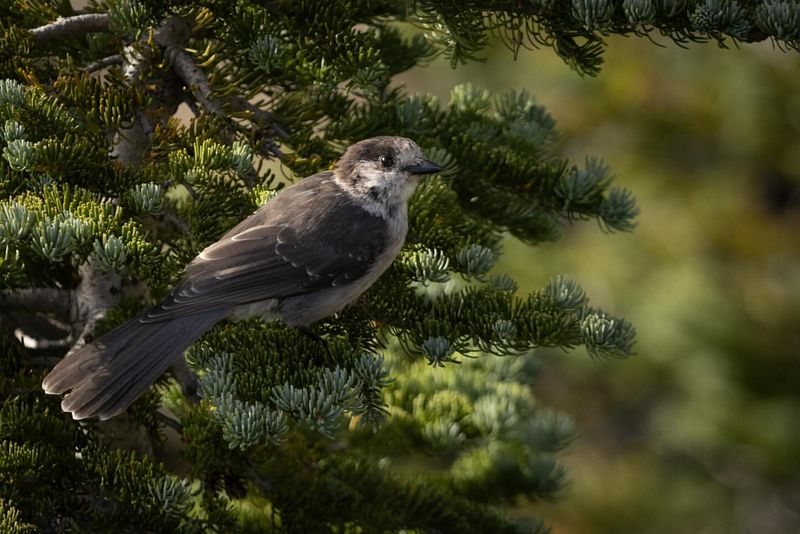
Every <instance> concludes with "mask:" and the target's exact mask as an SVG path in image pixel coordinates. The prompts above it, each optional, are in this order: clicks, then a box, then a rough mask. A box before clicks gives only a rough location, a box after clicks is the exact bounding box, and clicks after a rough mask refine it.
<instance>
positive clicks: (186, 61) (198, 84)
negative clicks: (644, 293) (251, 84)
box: [155, 18, 289, 159]
mask: <svg viewBox="0 0 800 534" xmlns="http://www.w3.org/2000/svg"><path fill="white" fill-rule="evenodd" d="M185 26H186V20H185V19H177V18H176V19H175V22H174V23H172V24H167V25H165V26H164V27H163V28H162V29H159V31H158V32H156V35H155V42H156V43H157V44H158V45H159V46H162V47H164V57H165V58H166V59H167V61H168V62H169V64H170V65H171V66H172V69H173V70H174V71H175V73H176V74H177V75H178V77H179V78H180V79H181V80H183V82H184V83H185V84H186V86H187V87H188V88H189V90H190V91H191V92H192V94H193V95H194V97H195V99H196V100H197V102H198V104H200V107H202V108H203V109H204V110H205V111H206V112H208V113H211V114H212V115H214V116H216V117H219V118H221V119H222V120H223V121H224V122H225V123H226V124H228V126H229V128H230V129H231V130H235V131H241V130H242V128H241V126H240V125H238V124H237V123H236V122H235V121H234V120H233V119H232V118H231V117H229V116H228V115H227V114H226V113H225V111H224V109H223V106H222V102H221V101H220V100H218V99H217V98H216V97H215V95H214V90H213V89H212V88H211V84H210V83H209V81H208V77H207V76H206V73H205V72H203V70H202V69H201V68H200V67H198V66H197V64H196V63H195V60H194V58H193V57H192V56H191V55H190V54H189V53H188V52H186V50H184V48H183V46H182V41H183V39H184V38H185ZM224 102H225V103H226V104H228V105H229V106H230V107H232V108H233V109H234V111H247V112H249V113H250V115H251V117H252V118H251V119H250V120H251V122H252V123H254V124H255V125H256V126H257V129H256V131H255V132H253V133H254V136H255V137H256V138H258V139H261V140H263V141H264V143H265V144H266V145H267V152H268V153H267V154H265V156H267V157H273V156H277V157H278V158H281V159H283V154H282V153H281V151H280V150H279V149H278V147H277V145H276V144H275V142H274V141H272V140H271V139H269V137H268V136H266V135H264V132H263V131H259V130H270V131H272V132H274V133H275V134H276V135H278V136H279V137H281V138H282V139H288V138H289V134H287V133H286V131H285V130H284V129H283V128H281V127H280V126H279V125H278V124H277V123H276V122H275V119H274V118H273V117H272V114H271V113H269V112H268V111H266V110H263V109H261V108H259V107H258V106H256V105H255V104H253V103H251V102H248V101H247V99H245V98H242V97H240V96H233V97H229V98H227V99H225V101H224ZM243 133H245V134H247V133H249V132H247V131H245V132H243Z"/></svg>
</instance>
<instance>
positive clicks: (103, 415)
mask: <svg viewBox="0 0 800 534" xmlns="http://www.w3.org/2000/svg"><path fill="white" fill-rule="evenodd" d="M222 317H223V314H221V313H206V314H201V315H194V316H191V317H184V318H180V319H174V320H170V321H163V322H159V323H142V322H141V321H140V320H139V319H138V318H137V319H133V320H131V321H129V322H127V323H125V324H123V325H122V326H120V327H119V328H117V329H116V330H112V331H111V332H109V333H108V334H106V335H104V336H102V337H101V338H99V339H97V340H96V341H94V342H93V343H91V344H89V345H86V346H84V347H81V348H80V349H78V350H77V351H75V352H74V353H72V354H70V355H68V356H67V357H65V358H64V359H63V360H61V361H60V362H59V363H58V365H56V366H55V368H53V370H52V371H51V372H50V374H48V375H47V377H46V378H45V379H44V381H43V382H42V387H43V388H44V390H45V392H46V393H50V394H60V393H64V392H66V391H70V390H71V393H69V394H68V395H67V396H66V397H64V400H63V401H62V403H61V408H62V409H63V410H64V411H66V412H72V417H73V418H75V419H84V418H87V417H92V416H95V415H97V416H99V417H100V419H108V418H111V417H113V416H115V415H117V414H119V413H120V412H122V411H124V410H125V408H127V407H128V406H129V405H130V404H131V403H133V401H135V400H136V399H137V398H138V397H139V396H140V395H141V394H142V393H144V392H145V390H147V388H148V387H149V386H150V385H151V384H153V383H154V382H155V381H156V380H157V379H158V377H159V376H161V374H163V373H164V371H166V370H167V368H168V367H169V366H170V365H172V364H173V363H174V362H175V360H176V359H177V358H179V357H180V356H181V355H182V354H183V351H184V350H185V349H186V347H188V346H189V345H191V344H192V343H193V342H194V341H196V340H197V338H199V337H200V336H201V335H203V333H204V332H205V331H206V330H208V329H209V328H211V327H212V326H214V324H215V323H216V322H217V321H219V320H220V319H221V318H222Z"/></svg>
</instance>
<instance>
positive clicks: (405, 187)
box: [336, 137, 423, 218]
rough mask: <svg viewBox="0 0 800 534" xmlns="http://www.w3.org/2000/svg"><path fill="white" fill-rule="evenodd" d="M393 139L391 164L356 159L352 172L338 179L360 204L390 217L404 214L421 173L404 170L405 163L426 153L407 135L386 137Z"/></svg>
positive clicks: (376, 213)
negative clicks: (415, 174)
mask: <svg viewBox="0 0 800 534" xmlns="http://www.w3.org/2000/svg"><path fill="white" fill-rule="evenodd" d="M384 139H386V142H387V143H390V145H389V146H390V147H391V152H392V154H393V156H394V158H395V161H394V164H393V165H392V166H391V167H388V168H385V167H383V165H381V163H380V161H377V160H360V161H357V162H355V165H354V166H353V168H352V171H351V176H348V177H345V176H342V177H339V176H337V177H336V178H337V180H338V181H339V184H340V185H342V187H343V189H345V191H347V192H348V193H350V194H351V195H352V196H354V197H356V198H357V199H358V200H359V202H360V203H361V205H362V206H363V207H364V209H366V210H367V211H369V212H370V213H373V214H375V215H379V216H381V217H383V218H387V216H388V215H389V213H390V212H392V211H399V212H403V213H404V214H405V209H406V204H407V202H408V199H409V198H410V197H411V195H412V194H413V193H414V190H415V189H416V188H417V185H418V184H419V176H414V175H411V174H409V173H408V172H407V171H404V170H402V169H404V168H405V167H407V166H409V165H411V164H412V163H414V162H416V161H418V160H419V159H420V158H422V157H423V154H422V150H421V149H420V148H419V146H417V144H416V143H415V142H414V141H412V140H411V139H407V138H405V137H393V138H384ZM353 177H356V178H355V179H350V178H353Z"/></svg>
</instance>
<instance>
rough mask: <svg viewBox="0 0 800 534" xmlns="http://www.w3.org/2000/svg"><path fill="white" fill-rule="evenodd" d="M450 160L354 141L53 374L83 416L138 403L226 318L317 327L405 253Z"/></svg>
mask: <svg viewBox="0 0 800 534" xmlns="http://www.w3.org/2000/svg"><path fill="white" fill-rule="evenodd" d="M440 170H441V167H440V166H439V165H437V164H436V163H434V162H432V161H430V160H428V159H426V158H425V156H424V154H423V152H422V150H421V149H420V147H419V146H418V145H417V144H416V143H415V142H414V141H412V140H411V139H408V138H405V137H396V136H381V137H373V138H369V139H365V140H363V141H359V142H357V143H355V144H353V145H351V146H349V147H348V148H347V149H346V151H345V152H344V154H343V155H342V157H341V158H340V159H339V160H338V161H337V162H336V164H335V166H334V168H333V170H331V171H324V172H320V173H317V174H314V175H312V176H309V177H307V178H304V179H302V180H299V181H298V182H296V183H295V184H293V185H291V186H289V187H287V188H284V189H282V190H281V191H279V192H278V193H277V194H276V195H275V196H274V197H273V198H272V199H271V200H269V201H268V202H266V203H265V204H264V205H262V206H261V207H260V208H258V209H257V210H256V211H255V212H254V213H253V214H251V215H250V216H249V217H247V218H245V219H244V220H243V221H241V222H240V223H239V224H238V225H236V226H235V227H234V228H232V229H231V230H230V231H228V232H227V233H226V234H225V235H223V236H222V237H221V238H220V239H219V240H218V241H217V242H215V243H213V244H211V245H209V246H208V247H206V248H205V249H204V250H203V251H202V252H200V254H199V255H198V256H197V257H196V258H195V259H194V260H192V261H191V262H190V263H189V264H188V265H187V266H186V267H185V268H184V272H183V276H182V278H181V279H180V281H179V282H178V283H177V284H176V286H175V287H174V288H173V289H172V291H171V292H170V293H169V295H168V296H167V297H166V298H165V299H164V300H163V301H161V302H160V303H158V304H156V305H155V306H152V307H150V308H149V309H147V310H145V311H144V312H142V313H141V314H140V315H138V316H137V317H135V318H134V319H132V320H130V321H128V322H127V323H124V324H122V325H121V326H119V327H117V328H116V329H115V330H112V331H111V332H109V333H107V334H105V335H103V336H101V337H99V338H98V339H96V340H95V341H93V342H91V343H89V344H86V345H84V346H82V347H80V348H78V349H76V350H74V351H73V352H71V353H69V354H67V355H66V356H65V357H64V358H63V359H62V360H61V361H60V362H59V363H58V364H56V366H55V367H54V368H53V369H52V370H51V371H50V373H49V374H48V375H47V376H46V377H45V378H44V380H43V381H42V388H43V389H44V391H45V393H47V394H51V395H61V394H64V393H67V394H66V395H65V396H64V398H63V399H62V402H61V408H62V410H63V411H65V412H70V413H71V414H72V417H73V419H86V418H91V417H95V416H96V417H98V418H99V419H100V420H107V419H110V418H111V417H114V416H116V415H118V414H120V413H122V412H123V411H125V409H126V408H127V407H128V406H130V405H131V404H132V403H133V402H134V401H135V400H136V399H137V398H138V397H139V396H141V395H142V394H143V393H144V392H145V391H146V390H147V388H148V387H150V386H151V385H152V384H153V383H154V382H155V381H156V380H157V379H158V378H159V376H161V375H162V374H163V373H164V372H165V371H166V370H167V368H168V367H170V366H171V365H172V364H174V363H175V362H176V361H177V360H178V359H179V358H181V357H182V355H183V352H184V350H185V349H186V348H187V347H188V346H189V345H191V344H192V343H193V342H195V341H196V340H197V339H199V338H200V337H201V336H202V335H203V334H204V333H205V332H206V331H208V330H210V329H211V328H212V327H213V326H214V325H215V324H216V323H218V322H220V321H222V320H225V319H228V320H240V319H244V318H249V317H262V318H264V319H265V320H268V321H274V320H282V321H283V322H284V323H285V324H287V325H289V326H292V327H296V328H301V329H302V328H308V326H309V325H311V324H312V323H314V322H316V321H319V320H320V319H323V318H325V317H328V316H329V315H331V314H333V313H334V312H336V311H338V310H341V309H342V308H344V307H345V306H346V305H347V304H349V303H351V302H353V301H354V300H355V299H357V298H358V297H359V296H360V295H361V294H362V293H364V291H366V290H367V289H368V288H369V287H370V286H371V285H372V284H373V283H374V282H375V281H376V280H377V279H378V278H379V277H380V275H381V274H382V273H383V272H384V271H385V270H386V269H387V268H388V267H389V266H390V265H391V263H392V262H393V261H394V259H395V258H396V257H397V255H398V254H399V253H400V250H401V248H402V247H403V245H404V243H405V239H406V234H407V231H408V200H409V198H410V197H411V195H412V194H413V192H414V190H415V189H416V187H417V184H418V183H419V181H420V178H421V177H422V176H423V175H427V174H433V173H437V172H439V171H440Z"/></svg>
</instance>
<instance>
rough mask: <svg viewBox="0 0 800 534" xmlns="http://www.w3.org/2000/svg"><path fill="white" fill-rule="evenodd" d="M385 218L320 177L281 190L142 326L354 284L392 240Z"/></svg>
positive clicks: (195, 264)
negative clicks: (389, 236)
mask: <svg viewBox="0 0 800 534" xmlns="http://www.w3.org/2000/svg"><path fill="white" fill-rule="evenodd" d="M387 234H388V229H387V225H386V221H385V220H384V219H383V218H381V217H378V216H376V215H373V214H371V213H369V212H367V211H365V210H363V209H362V208H361V207H359V206H358V205H357V204H355V202H354V201H353V199H352V197H350V196H349V195H348V194H347V193H346V192H345V191H344V190H343V189H342V188H341V187H340V186H339V185H338V184H337V183H336V182H334V180H333V178H332V173H329V172H328V173H320V174H317V175H314V176H311V177H309V178H306V179H305V180H302V181H300V182H298V183H297V184H295V185H294V186H292V187H289V188H287V189H285V190H283V191H282V192H281V193H279V194H278V195H277V196H276V197H275V198H273V199H272V200H271V201H270V202H268V203H267V204H265V205H264V206H262V207H261V208H260V209H259V210H258V211H256V212H255V213H253V214H252V215H251V216H250V217H248V218H247V219H245V220H244V221H242V222H241V223H240V224H239V225H237V226H236V227H235V228H233V229H232V230H231V231H230V232H228V233H227V234H225V236H223V237H222V238H221V239H220V240H219V241H217V242H216V243H214V244H213V245H211V246H209V247H208V248H206V249H205V250H204V251H203V252H202V253H201V254H200V255H199V256H198V257H197V258H196V259H195V260H194V261H192V263H190V264H189V265H188V266H187V267H186V271H185V276H184V278H183V280H182V281H181V282H180V283H179V284H178V285H177V286H176V287H175V289H173V291H172V293H171V294H170V295H169V296H168V297H167V298H166V299H165V300H164V301H163V302H162V303H161V304H159V305H157V306H155V307H153V308H152V309H150V310H148V312H147V313H146V314H144V315H143V316H142V318H141V319H140V320H141V321H142V322H157V321H163V320H167V319H173V318H177V317H181V316H185V315H189V314H195V313H202V312H207V311H212V310H220V309H225V308H229V307H233V306H237V305H241V304H248V303H253V302H259V301H263V300H267V299H274V298H286V297H292V296H297V295H302V294H305V293H309V292H313V291H317V290H319V289H324V288H329V287H333V286H338V285H343V284H347V283H350V282H352V281H354V280H356V279H358V278H360V277H361V276H363V275H364V274H365V273H366V272H367V270H368V269H369V268H370V267H371V266H372V264H373V263H374V262H375V260H376V259H377V257H378V256H379V255H380V254H381V253H382V252H383V251H384V250H385V248H386V245H387V242H388V235H387Z"/></svg>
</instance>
